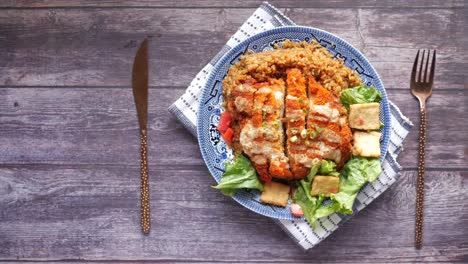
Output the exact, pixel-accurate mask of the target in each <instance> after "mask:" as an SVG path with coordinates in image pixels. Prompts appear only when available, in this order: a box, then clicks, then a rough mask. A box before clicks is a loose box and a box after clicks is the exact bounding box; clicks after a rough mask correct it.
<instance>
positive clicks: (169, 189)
mask: <svg viewBox="0 0 468 264" xmlns="http://www.w3.org/2000/svg"><path fill="white" fill-rule="evenodd" d="M138 170H139V169H138V166H119V165H114V166H91V165H90V166H83V165H78V166H72V165H70V166H69V165H66V166H50V165H48V166H43V165H39V166H19V167H16V166H8V167H3V168H1V169H0V175H1V176H0V197H1V199H0V201H1V202H0V219H1V221H2V225H0V234H2V239H1V240H0V259H3V260H6V259H14V257H13V256H21V257H22V258H32V259H44V260H54V259H70V258H80V259H84V260H93V259H97V260H100V259H101V260H102V259H109V258H110V259H115V260H132V259H138V260H145V259H147V260H149V259H151V260H160V261H163V260H170V261H174V260H178V261H181V260H189V261H190V260H192V261H195V260H196V261H213V262H217V261H223V260H226V259H232V260H236V261H239V262H249V261H265V260H267V261H268V262H288V261H291V260H292V259H294V260H296V261H307V260H311V259H313V260H314V261H317V262H322V261H323V262H343V257H344V256H346V262H356V261H360V262H369V263H370V262H373V263H377V262H408V261H416V260H417V261H422V262H425V261H439V262H440V261H449V262H455V261H461V260H463V259H465V260H466V256H467V255H466V252H467V250H468V245H467V244H466V237H467V236H468V230H467V229H466V228H463V226H464V224H466V221H467V220H468V219H467V215H466V213H465V210H466V208H467V206H468V194H467V193H466V192H465V191H464V190H466V188H467V187H468V181H467V180H468V174H467V173H466V172H465V171H461V172H459V171H453V172H428V174H427V182H426V187H427V189H428V192H427V195H426V205H427V206H426V217H425V220H426V221H425V230H426V231H427V232H426V233H425V237H424V239H425V247H424V248H423V250H421V251H415V250H414V249H413V232H414V231H413V226H414V201H415V192H414V189H415V182H416V174H417V173H416V171H405V172H404V173H403V175H402V176H401V179H400V180H399V181H398V182H397V183H396V184H395V185H394V186H392V187H391V189H389V190H388V191H387V192H385V193H384V194H383V195H382V196H381V197H380V198H378V199H377V200H376V201H374V202H373V203H372V204H371V205H369V207H368V208H367V209H365V210H364V211H362V212H360V213H359V214H358V215H357V216H356V217H355V218H353V219H352V220H350V221H349V222H347V223H346V224H345V225H344V226H342V227H341V228H340V229H339V231H338V232H335V233H334V234H333V235H332V236H331V237H330V238H328V239H326V240H325V241H323V242H322V243H321V244H319V245H318V246H317V248H316V249H314V250H311V251H309V252H304V251H302V250H301V249H299V248H298V247H297V246H296V245H295V244H294V242H292V240H291V239H289V238H288V237H287V235H286V234H285V233H284V232H283V231H282V230H281V229H280V227H279V226H277V225H276V224H275V223H273V222H272V221H271V220H270V219H269V218H265V217H262V216H259V215H257V214H255V213H253V212H250V211H249V210H247V209H245V208H243V207H241V206H240V205H239V204H237V203H236V202H234V201H233V200H231V199H229V198H227V197H224V196H223V195H222V194H221V193H220V192H219V191H217V190H214V189H211V188H210V187H209V186H210V185H212V184H214V180H213V179H212V178H211V176H209V175H208V171H207V170H206V168H204V167H202V166H200V167H193V166H160V167H159V168H156V169H154V168H153V169H152V168H150V174H151V175H152V176H154V177H151V184H150V185H151V192H152V193H151V196H152V204H151V206H152V208H151V209H152V210H153V211H155V212H159V213H157V214H155V215H154V217H153V230H152V232H151V234H150V235H149V236H147V237H146V236H143V235H142V234H141V232H140V230H139V211H138V199H139V198H138V194H137V193H138V188H139V181H138ZM174 187H177V188H174ZM448 201H450V202H449V203H447V202H448ZM441 216H443V217H441ZM447 227H454V228H447ZM226 238H229V239H226ZM253 245H255V246H253ZM110 252H112V254H110ZM221 255H222V256H221ZM401 256H404V258H400V257H401Z"/></svg>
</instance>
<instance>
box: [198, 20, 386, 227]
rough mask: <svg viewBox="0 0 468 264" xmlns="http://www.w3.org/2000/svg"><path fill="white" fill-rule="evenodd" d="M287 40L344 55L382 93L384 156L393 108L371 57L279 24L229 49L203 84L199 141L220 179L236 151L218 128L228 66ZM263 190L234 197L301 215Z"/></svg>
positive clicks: (279, 214) (285, 215) (327, 36)
mask: <svg viewBox="0 0 468 264" xmlns="http://www.w3.org/2000/svg"><path fill="white" fill-rule="evenodd" d="M285 40H292V41H295V42H299V41H306V42H311V41H313V40H315V41H317V42H318V43H319V44H320V45H322V46H323V47H325V48H327V50H328V51H329V52H330V53H331V54H332V55H333V56H334V57H335V58H339V59H342V60H343V61H344V63H345V65H346V66H347V67H349V68H351V69H354V70H356V71H357V72H358V73H359V76H360V77H361V78H362V82H363V84H365V85H366V86H374V87H376V88H377V89H378V90H379V91H380V92H381V93H382V96H383V99H382V101H381V103H380V121H381V122H382V123H383V124H384V127H383V128H382V129H381V131H380V132H381V133H382V138H381V143H380V144H381V151H382V153H381V154H382V155H381V161H383V160H384V158H385V154H386V153H387V149H388V144H389V140H390V126H391V124H390V110H389V105H388V99H387V94H386V92H385V88H384V86H383V84H382V81H381V80H380V77H379V75H378V74H377V72H376V71H375V69H374V68H373V67H372V65H371V64H370V63H369V61H368V60H367V59H366V58H365V57H364V55H362V54H361V53H360V52H359V51H358V50H357V49H355V48H354V47H353V46H351V45H350V44H349V43H347V42H346V41H345V40H343V39H341V38H339V37H337V36H335V35H333V34H331V33H329V32H326V31H323V30H320V29H316V28H311V27H300V26H290V27H289V26H288V27H279V28H275V29H272V30H268V31H265V32H263V33H260V34H257V35H255V36H252V37H250V38H248V39H246V40H245V41H243V42H241V43H240V44H238V45H237V46H235V47H234V48H233V49H231V50H230V51H229V52H228V53H226V54H225V55H224V56H223V57H222V58H221V60H220V61H219V62H218V63H217V64H216V65H215V68H214V70H213V71H212V73H211V75H210V76H209V78H208V82H207V84H206V86H205V87H204V88H203V91H202V96H201V98H200V107H199V110H198V120H197V134H198V143H199V145H200V150H201V153H202V156H203V159H204V160H205V163H206V165H207V167H208V169H209V171H210V173H211V175H212V176H213V177H214V178H215V180H216V181H217V182H219V181H220V180H221V176H222V174H223V172H224V167H225V163H226V162H230V161H232V159H233V157H234V153H233V151H232V150H231V149H230V148H229V147H228V146H227V145H226V143H225V142H224V140H223V139H222V137H221V135H220V134H219V132H218V131H217V129H216V127H217V125H218V122H219V116H220V114H221V113H222V112H223V106H222V104H223V96H222V81H223V79H224V77H225V76H226V74H227V72H228V70H229V68H230V67H231V66H232V65H233V64H236V63H237V62H238V61H239V60H240V57H241V56H242V55H244V54H246V53H247V51H248V50H251V51H252V52H254V53H257V52H262V51H267V50H271V49H273V47H274V45H275V44H279V45H281V43H282V42H283V41H285ZM260 194H261V193H260V192H259V191H257V190H239V191H238V192H237V193H236V195H235V196H234V197H233V198H234V200H236V201H237V202H238V203H240V204H241V205H243V206H245V207H247V208H249V209H250V210H252V211H254V212H256V213H259V214H262V215H265V216H268V217H272V218H277V219H290V220H294V219H298V218H297V217H294V216H293V215H292V214H291V212H290V208H289V204H288V205H287V207H286V208H282V207H277V206H273V205H268V204H264V203H262V202H261V201H260Z"/></svg>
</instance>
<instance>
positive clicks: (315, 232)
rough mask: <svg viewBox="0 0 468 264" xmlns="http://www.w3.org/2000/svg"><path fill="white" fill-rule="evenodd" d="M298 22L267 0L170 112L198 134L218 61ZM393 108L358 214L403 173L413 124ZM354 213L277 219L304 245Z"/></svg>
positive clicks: (358, 201) (359, 199)
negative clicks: (202, 100)
mask: <svg viewBox="0 0 468 264" xmlns="http://www.w3.org/2000/svg"><path fill="white" fill-rule="evenodd" d="M293 25H295V24H294V22H293V21H292V20H291V19H289V18H288V17H286V16H285V15H283V14H282V13H281V12H280V11H278V10H277V9H276V8H275V7H273V6H272V5H270V4H268V3H267V2H264V3H263V4H262V5H261V6H260V7H259V8H258V9H257V10H256V11H255V12H254V13H253V15H252V16H250V17H249V18H248V19H247V21H246V22H245V23H244V24H243V25H242V26H241V27H240V28H239V30H238V31H237V32H236V33H235V34H234V35H233V36H232V37H231V38H230V39H229V41H228V42H227V43H226V45H225V46H224V47H223V48H222V49H221V51H220V52H219V53H218V54H217V55H216V56H215V57H214V58H213V59H212V60H211V61H210V63H208V64H207V65H206V66H205V67H204V68H203V69H202V70H201V71H200V72H199V73H198V74H197V75H196V76H195V78H194V79H193V81H192V82H191V83H190V85H189V87H188V88H187V90H186V91H185V93H184V94H183V95H182V96H181V97H180V98H179V99H178V100H177V101H176V102H174V103H173V104H172V105H171V106H170V107H169V112H171V113H172V114H174V115H175V116H176V117H177V119H178V120H179V121H180V122H181V123H182V124H183V125H184V126H185V127H186V128H187V129H188V130H189V131H190V132H191V133H192V134H193V135H194V136H196V133H197V132H196V131H197V129H196V123H197V110H198V104H199V102H198V98H199V97H200V96H201V91H202V88H203V87H204V86H205V84H206V82H207V80H208V76H209V75H210V73H211V71H212V70H213V68H214V66H215V64H216V63H217V62H218V60H220V59H221V57H222V56H223V55H224V54H226V52H228V51H229V50H230V49H232V48H233V47H234V46H235V45H237V44H238V43H240V42H242V41H243V40H245V39H247V38H248V37H251V36H253V35H255V34H257V33H260V32H263V31H265V30H268V29H272V28H275V27H279V26H293ZM390 110H391V123H392V129H391V136H390V146H389V150H388V153H387V155H386V157H385V161H384V163H383V164H382V167H383V172H382V174H381V175H380V176H379V178H378V180H377V181H375V182H374V183H372V184H367V185H366V186H365V187H364V188H363V190H362V191H361V192H360V194H359V195H358V197H357V199H356V207H355V208H356V209H355V210H354V214H356V213H357V212H359V211H360V210H362V209H364V208H365V207H366V206H367V205H368V204H369V203H371V202H372V201H373V200H374V199H375V198H377V197H378V196H379V195H380V194H382V193H383V192H384V191H385V190H386V189H388V188H389V187H390V186H391V185H392V184H393V183H394V182H395V181H396V180H397V179H398V177H399V175H400V170H401V167H400V165H399V164H398V163H397V162H396V157H397V155H398V154H399V153H400V151H401V150H402V144H403V140H404V139H405V138H406V136H407V135H408V132H409V130H410V129H411V127H412V126H413V124H412V123H411V122H410V121H409V120H408V119H407V118H406V117H405V116H404V115H403V114H402V113H401V112H400V110H399V109H398V107H397V106H395V105H394V104H393V103H391V102H390ZM350 217H352V215H346V216H344V215H340V214H332V215H330V216H329V217H325V218H322V219H319V221H318V222H317V225H316V227H315V229H312V228H311V226H310V225H309V223H308V222H307V221H305V220H293V221H291V220H275V221H276V222H277V223H278V224H279V225H280V226H281V227H282V228H283V229H284V230H285V231H286V232H287V233H288V234H289V235H290V236H291V238H292V239H293V240H294V241H296V243H297V244H298V245H300V246H301V247H302V248H304V249H310V248H312V247H313V246H315V245H317V244H318V243H320V241H322V240H323V239H325V238H326V237H327V236H328V235H330V234H331V233H332V232H333V231H334V230H336V229H337V228H338V227H339V226H340V225H341V224H343V223H344V222H345V221H346V220H347V219H349V218H350Z"/></svg>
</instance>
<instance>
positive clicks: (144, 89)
mask: <svg viewBox="0 0 468 264" xmlns="http://www.w3.org/2000/svg"><path fill="white" fill-rule="evenodd" d="M132 86H133V97H134V98H135V105H136V109H137V114H138V123H139V125H140V150H141V152H140V153H141V171H140V173H141V230H142V231H143V233H144V234H149V232H150V228H151V221H150V196H149V180H148V162H147V152H146V144H147V143H146V123H147V121H148V39H145V40H144V41H143V42H142V43H141V45H140V47H139V48H138V51H137V54H136V56H135V61H134V62H133V71H132Z"/></svg>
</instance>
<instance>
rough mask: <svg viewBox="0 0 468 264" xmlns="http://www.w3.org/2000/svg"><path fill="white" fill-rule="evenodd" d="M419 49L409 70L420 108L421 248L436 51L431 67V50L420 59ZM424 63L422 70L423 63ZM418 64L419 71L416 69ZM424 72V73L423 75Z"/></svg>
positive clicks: (418, 199) (418, 213)
mask: <svg viewBox="0 0 468 264" xmlns="http://www.w3.org/2000/svg"><path fill="white" fill-rule="evenodd" d="M419 53H420V50H418V53H417V54H416V58H415V59H414V64H413V70H412V71H411V81H410V87H411V93H412V94H413V95H414V96H415V97H416V98H418V100H419V107H420V110H421V126H420V129H419V164H418V181H417V194H416V232H415V247H416V249H421V247H422V239H423V233H422V231H423V209H424V155H425V153H424V152H425V145H426V100H427V98H429V97H430V96H431V94H432V86H433V85H434V72H435V63H436V51H435V50H433V51H432V62H431V68H430V69H429V76H428V66H429V60H430V55H431V50H428V51H427V56H425V54H426V51H425V50H423V51H422V56H421V59H419ZM424 64H425V67H424V71H423V65H424ZM418 65H419V71H418ZM423 73H424V75H423Z"/></svg>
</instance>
